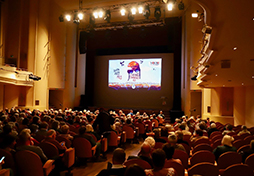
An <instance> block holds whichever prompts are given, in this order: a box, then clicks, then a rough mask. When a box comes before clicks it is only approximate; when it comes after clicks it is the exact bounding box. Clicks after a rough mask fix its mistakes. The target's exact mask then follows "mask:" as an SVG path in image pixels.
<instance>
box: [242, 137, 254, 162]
mask: <svg viewBox="0 0 254 176" xmlns="http://www.w3.org/2000/svg"><path fill="white" fill-rule="evenodd" d="M253 153H254V140H251V141H250V148H249V149H248V150H244V151H241V152H240V153H239V154H241V155H242V159H243V163H245V160H246V158H247V157H248V156H249V155H251V154H253Z"/></svg>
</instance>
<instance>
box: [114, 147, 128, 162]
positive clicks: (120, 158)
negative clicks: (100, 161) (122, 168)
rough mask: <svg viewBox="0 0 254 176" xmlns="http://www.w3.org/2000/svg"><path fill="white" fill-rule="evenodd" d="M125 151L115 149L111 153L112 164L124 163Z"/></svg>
mask: <svg viewBox="0 0 254 176" xmlns="http://www.w3.org/2000/svg"><path fill="white" fill-rule="evenodd" d="M125 157H126V154H125V151H124V149H122V148H116V149H115V150H114V152H113V159H112V160H113V164H123V163H124V161H125Z"/></svg>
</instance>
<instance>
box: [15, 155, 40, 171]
mask: <svg viewBox="0 0 254 176" xmlns="http://www.w3.org/2000/svg"><path fill="white" fill-rule="evenodd" d="M15 161H16V165H17V172H18V173H19V175H20V176H44V174H43V168H42V162H41V159H40V157H39V156H38V155H37V154H36V153H34V152H31V151H28V150H23V151H18V152H17V153H16V154H15Z"/></svg>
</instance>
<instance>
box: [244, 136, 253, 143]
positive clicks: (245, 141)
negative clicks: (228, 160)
mask: <svg viewBox="0 0 254 176" xmlns="http://www.w3.org/2000/svg"><path fill="white" fill-rule="evenodd" d="M252 140H254V136H251V135H249V136H247V137H245V138H244V140H243V141H244V145H246V144H250V141H252Z"/></svg>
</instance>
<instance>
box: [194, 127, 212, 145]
mask: <svg viewBox="0 0 254 176" xmlns="http://www.w3.org/2000/svg"><path fill="white" fill-rule="evenodd" d="M198 139H208V137H207V136H203V130H201V129H197V130H196V131H195V132H194V135H193V136H191V138H190V140H191V143H192V144H193V143H194V142H196V141H197V140H198Z"/></svg>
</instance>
